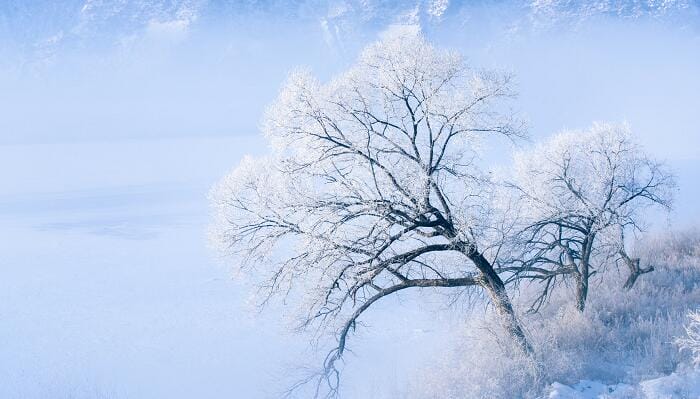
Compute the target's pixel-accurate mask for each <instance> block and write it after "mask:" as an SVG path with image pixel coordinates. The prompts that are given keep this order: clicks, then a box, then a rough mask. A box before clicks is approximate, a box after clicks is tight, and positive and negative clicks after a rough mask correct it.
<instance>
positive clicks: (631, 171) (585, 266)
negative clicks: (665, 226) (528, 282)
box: [507, 123, 674, 311]
mask: <svg viewBox="0 0 700 399" xmlns="http://www.w3.org/2000/svg"><path fill="white" fill-rule="evenodd" d="M513 187H514V188H515V189H516V190H517V194H518V197H519V198H518V199H519V201H520V206H521V209H522V210H523V211H524V219H523V220H522V221H521V222H522V223H524V228H523V231H522V233H521V234H520V236H519V240H517V241H516V242H517V244H518V245H520V248H519V250H520V252H518V251H516V253H518V257H517V259H515V260H514V261H513V264H514V265H516V266H515V267H511V268H507V269H510V271H512V272H513V273H515V274H517V275H518V276H519V277H520V278H531V279H536V280H540V281H542V282H543V290H542V291H541V292H542V295H541V296H539V297H538V298H537V300H536V301H535V306H539V305H541V304H542V302H543V301H544V300H545V299H546V297H547V295H548V293H549V290H550V288H551V287H552V286H553V285H554V284H555V283H556V282H557V281H561V280H562V278H565V277H573V280H574V282H575V287H576V289H575V293H576V306H577V308H578V309H579V310H580V311H583V310H584V307H585V303H586V297H587V295H588V286H589V278H590V277H591V275H592V274H594V273H595V272H596V270H595V267H594V266H593V265H592V259H593V257H594V255H596V254H597V255H598V256H599V257H600V258H601V259H614V258H617V259H620V260H622V261H624V262H625V263H626V264H627V265H628V266H629V267H630V278H629V279H628V282H627V283H626V285H628V286H629V287H631V285H632V284H634V280H636V278H637V277H638V276H639V275H640V274H642V273H644V272H647V271H650V270H652V269H648V268H640V267H639V259H631V258H630V257H629V256H628V255H627V253H626V252H625V249H624V233H625V232H626V231H629V230H633V229H639V228H640V227H641V223H642V221H643V217H644V213H645V211H646V210H647V208H648V207H649V206H654V205H656V206H662V207H669V206H670V204H671V194H672V189H673V187H674V182H673V177H672V175H671V174H670V173H668V172H667V171H666V170H665V168H664V166H663V165H662V164H660V163H659V162H656V161H654V160H652V159H651V158H650V157H649V156H648V155H646V154H645V153H644V151H643V150H642V148H641V147H640V146H639V145H638V144H637V143H636V142H635V141H634V139H633V137H632V136H631V134H630V131H629V128H628V127H627V126H626V125H614V124H607V123H598V124H594V125H593V126H592V127H591V128H590V129H588V130H586V131H573V132H565V133H561V134H558V135H556V136H554V137H552V138H551V139H549V140H547V141H545V142H544V143H542V144H540V145H538V146H536V147H535V148H533V149H532V150H529V151H523V152H520V153H518V154H517V155H516V157H515V179H514V183H513ZM523 251H524V252H525V254H523Z"/></svg>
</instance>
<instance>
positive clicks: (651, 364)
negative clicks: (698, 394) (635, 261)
mask: <svg viewBox="0 0 700 399" xmlns="http://www.w3.org/2000/svg"><path fill="white" fill-rule="evenodd" d="M631 252H633V254H634V256H637V257H640V258H641V262H642V263H643V264H644V265H653V266H654V268H655V271H654V272H652V273H648V274H645V275H644V277H643V278H640V279H639V281H638V282H637V284H636V285H635V286H634V288H633V289H632V290H629V291H627V290H623V289H622V284H623V283H624V281H625V278H626V274H625V270H620V271H619V272H618V271H616V270H617V269H616V268H615V267H614V266H615V265H610V266H611V267H609V268H608V271H607V272H605V273H601V274H600V275H595V276H594V277H593V279H592V286H594V287H595V291H594V292H595V294H594V295H592V296H591V297H590V298H589V305H588V307H587V308H586V311H585V312H584V313H578V312H571V311H569V309H570V307H572V306H575V304H574V303H573V301H572V299H571V295H570V294H569V293H568V292H567V291H566V290H573V289H574V287H572V286H569V287H566V286H562V287H560V288H559V289H558V290H556V291H555V292H553V294H552V297H551V299H550V301H549V302H548V304H547V305H545V306H544V307H543V308H542V309H541V310H540V312H538V313H534V314H522V315H521V316H520V317H521V319H522V320H523V325H524V326H526V329H527V334H528V336H529V338H530V340H531V342H532V344H533V346H534V347H535V350H536V352H537V357H538V358H537V362H538V364H537V365H536V366H535V365H533V364H531V362H530V361H529V360H528V359H526V358H523V357H521V356H517V355H514V353H515V352H514V351H512V350H509V348H508V347H507V346H504V345H503V339H502V338H499V336H498V335H493V334H479V333H478V331H479V330H480V329H494V326H495V324H494V320H491V319H489V318H487V317H484V318H482V320H481V321H480V324H478V325H477V323H474V322H472V324H471V326H465V329H466V331H465V332H463V333H461V334H459V336H456V337H455V342H452V343H448V344H446V346H447V345H449V346H450V347H457V348H462V349H458V350H453V351H451V352H450V353H449V354H448V355H445V356H444V357H443V358H441V359H438V360H436V362H435V363H436V365H432V366H431V367H430V371H429V372H428V373H425V371H424V370H421V372H420V374H421V376H420V377H418V378H417V379H416V381H417V382H416V387H415V388H414V389H413V390H412V391H413V397H416V398H476V397H479V398H537V397H541V395H542V394H543V391H544V390H545V389H546V388H547V387H548V386H550V385H551V384H552V383H554V382H560V383H564V384H575V383H577V382H579V381H580V380H598V381H602V382H605V383H611V384H613V383H620V382H624V383H629V384H636V383H638V382H639V381H641V380H643V379H650V378H656V377H661V376H664V375H668V374H670V373H672V372H674V371H677V370H679V369H680V368H682V367H683V366H685V365H689V364H690V363H691V362H692V360H693V359H692V358H691V354H692V353H693V352H692V350H693V349H692V348H695V349H700V313H693V316H692V319H691V323H690V325H688V327H687V328H688V329H690V332H691V333H692V334H693V337H694V338H690V337H689V338H687V339H686V341H684V342H686V343H685V345H686V347H687V348H688V349H691V350H690V351H680V352H679V351H678V346H677V345H676V344H675V343H676V337H679V336H683V335H685V334H686V327H685V326H686V322H687V314H688V312H689V311H694V310H695V307H697V304H698V303H700V232H699V231H697V230H690V231H686V232H681V233H669V234H666V235H658V236H654V237H647V238H645V239H643V240H640V241H638V242H637V243H636V245H634V246H633V249H632V251H631ZM622 267H624V266H622ZM531 297H532V296H531V292H530V291H529V289H528V287H527V286H526V285H523V286H521V287H520V292H519V294H518V295H517V296H516V298H515V302H516V306H518V307H519V308H520V309H527V307H528V306H529V302H528V301H530V300H531ZM694 353H695V354H696V355H697V354H699V353H700V352H694ZM695 360H697V356H696V358H695ZM474 365H478V367H475V366H474Z"/></svg>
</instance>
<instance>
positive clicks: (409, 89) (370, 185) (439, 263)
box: [212, 35, 531, 393]
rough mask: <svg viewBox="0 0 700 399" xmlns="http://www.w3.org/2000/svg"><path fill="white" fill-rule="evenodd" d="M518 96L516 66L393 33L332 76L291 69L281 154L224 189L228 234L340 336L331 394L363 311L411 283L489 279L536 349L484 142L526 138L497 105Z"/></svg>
mask: <svg viewBox="0 0 700 399" xmlns="http://www.w3.org/2000/svg"><path fill="white" fill-rule="evenodd" d="M511 96H513V93H512V91H511V89H510V78H509V77H508V76H506V75H500V74H497V73H493V72H483V71H475V70H471V69H468V68H466V67H465V65H464V64H463V62H462V60H461V58H460V57H459V56H458V55H457V54H454V53H452V52H445V51H439V50H436V49H435V48H433V47H432V46H430V45H429V44H428V43H426V42H425V41H424V39H422V38H421V37H420V36H414V35H408V36H405V35H404V36H396V37H390V38H387V39H385V40H384V41H381V42H378V43H376V44H374V45H372V46H370V47H368V48H367V49H366V50H365V51H364V52H363V53H362V55H361V57H360V59H359V61H358V62H357V64H356V65H354V66H353V67H352V68H350V70H349V71H347V72H346V73H344V74H342V75H341V76H339V77H338V78H336V79H334V80H333V81H331V82H330V83H328V84H320V83H319V82H318V81H316V80H315V79H313V78H312V77H311V76H310V75H309V74H308V73H306V72H296V73H293V74H292V75H291V76H290V77H289V80H288V82H287V83H286V85H285V86H284V88H283V89H282V91H281V93H280V95H279V98H278V99H277V101H276V102H275V103H274V104H273V105H272V106H271V107H270V109H269V110H268V112H267V115H266V118H265V122H264V124H263V129H264V132H265V135H266V137H267V139H268V140H269V141H270V142H271V143H272V144H273V146H274V149H275V151H274V153H273V154H272V155H270V156H268V157H265V158H259V159H253V158H246V159H244V160H243V161H242V162H241V164H240V165H239V166H238V167H237V168H236V169H235V170H234V171H233V172H232V173H231V174H230V175H229V176H227V177H226V178H225V179H223V180H222V182H221V183H220V184H219V185H218V187H216V188H215V190H214V191H213V195H212V198H213V201H214V204H215V207H216V212H217V215H218V217H217V219H218V224H217V228H216V229H215V238H216V241H217V242H219V243H220V244H222V245H223V246H224V247H225V248H226V249H227V250H228V251H230V252H231V253H233V254H237V255H238V256H239V257H240V259H241V266H242V269H243V270H247V271H249V273H250V274H252V275H254V276H265V278H264V279H263V280H262V287H263V288H264V292H265V293H266V297H269V296H272V295H277V294H281V295H290V294H294V293H297V294H298V295H299V296H300V297H302V298H303V302H302V303H303V305H302V314H303V316H302V321H301V324H302V326H309V325H312V324H314V325H319V326H321V327H329V328H331V329H333V331H335V332H336V333H337V346H336V347H335V348H334V349H333V350H332V351H330V353H329V354H328V356H327V357H326V360H325V364H324V372H323V375H322V376H321V377H322V378H320V379H319V383H320V382H322V381H325V382H326V383H327V385H326V386H325V388H327V389H328V390H329V392H330V393H335V392H337V388H338V375H339V374H338V370H337V368H336V364H337V361H338V360H339V359H340V358H341V357H342V356H343V353H344V351H345V349H346V342H347V338H348V334H349V333H350V332H351V331H353V330H354V328H355V327H356V325H357V322H358V319H359V318H360V317H361V316H362V314H363V313H364V312H365V311H367V310H368V309H369V308H370V307H371V306H372V305H373V304H375V303H376V302H377V301H379V300H380V299H382V298H384V297H386V296H388V295H392V294H394V293H396V292H398V291H401V290H405V289H408V288H436V287H472V288H474V289H482V290H483V291H484V292H485V293H486V294H487V295H488V297H489V299H490V302H491V303H492V304H493V306H494V308H495V310H496V312H497V313H498V314H499V315H500V318H501V320H502V322H503V325H504V327H505V329H506V330H507V331H508V332H509V333H510V335H511V336H512V337H513V339H514V340H515V342H516V343H517V345H518V346H519V347H520V348H521V349H522V350H523V351H525V352H531V348H530V345H529V343H528V341H527V339H526V336H525V333H524V332H523V329H522V328H521V326H520V325H519V323H518V320H517V318H516V315H515V312H514V310H513V306H512V305H511V301H510V299H509V296H508V293H507V292H506V287H505V284H504V283H503V281H502V280H501V278H500V277H499V275H498V274H497V273H496V271H495V270H494V266H493V265H494V263H493V257H494V256H495V252H496V250H495V248H496V247H497V246H498V245H499V237H501V236H502V235H501V234H499V232H498V230H499V224H498V223H497V222H498V220H497V218H496V215H495V214H494V213H493V212H492V211H493V201H494V198H493V193H494V190H493V187H494V184H493V182H492V181H491V178H490V174H489V173H488V172H487V171H486V170H484V169H483V168H482V167H481V166H480V160H479V155H480V151H479V145H478V144H479V143H480V142H481V140H483V139H484V138H488V137H492V136H500V137H509V138H513V137H518V136H520V135H521V124H520V123H518V121H517V120H514V119H513V118H511V117H510V116H509V115H508V114H507V113H505V112H500V111H499V109H500V108H502V106H501V105H500V103H501V102H502V100H504V99H508V98H509V97H511Z"/></svg>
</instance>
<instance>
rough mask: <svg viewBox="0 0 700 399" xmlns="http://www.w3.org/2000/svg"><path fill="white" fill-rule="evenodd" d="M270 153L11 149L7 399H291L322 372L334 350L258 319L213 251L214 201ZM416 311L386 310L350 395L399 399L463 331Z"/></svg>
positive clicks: (5, 213)
mask: <svg viewBox="0 0 700 399" xmlns="http://www.w3.org/2000/svg"><path fill="white" fill-rule="evenodd" d="M256 149H257V151H262V149H264V146H263V145H262V144H261V142H260V139H258V138H231V139H168V140H150V141H145V140H141V141H115V142H94V143H69V144H65V143H62V144H41V145H21V146H1V147H0V168H2V170H3V173H2V176H3V179H2V180H3V183H2V186H1V187H0V223H2V229H0V273H1V275H2V277H1V278H0V342H1V343H2V344H0V381H2V384H0V397H2V398H25V399H29V398H49V397H50V398H193V397H245V398H258V397H277V396H278V395H276V394H277V393H278V392H279V391H280V390H281V389H283V388H285V387H286V386H287V384H288V383H289V382H290V380H289V379H288V378H284V376H288V375H289V370H290V368H291V367H293V366H295V365H303V364H311V365H316V363H315V361H316V359H315V357H317V356H318V355H323V353H322V351H319V352H314V351H313V350H311V349H310V348H309V346H308V340H307V337H304V336H298V335H297V336H295V335H290V334H288V333H285V330H284V329H283V326H282V323H281V322H280V321H278V319H279V318H280V315H279V313H278V312H276V311H274V310H271V311H269V312H265V313H263V315H262V316H260V317H258V316H257V315H256V313H254V312H250V311H249V310H250V309H249V306H248V305H246V299H247V298H248V292H247V291H246V290H245V289H244V288H243V287H241V285H240V284H239V283H237V282H236V281H234V280H232V279H231V278H230V271H229V269H228V268H227V267H226V266H225V265H222V264H221V262H219V261H218V260H217V258H216V254H214V253H213V251H211V250H209V249H208V248H207V243H206V228H207V222H208V205H207V200H206V194H207V191H208V189H209V187H210V186H211V184H213V183H214V182H215V181H216V180H217V179H219V178H220V177H221V176H222V175H223V174H224V173H226V171H227V170H228V169H230V168H231V167H232V166H234V165H235V164H236V163H237V160H238V159H239V158H240V156H241V154H243V153H244V152H251V150H253V152H255V150H256ZM404 301H406V297H404ZM408 302H410V301H408ZM404 310H405V312H391V313H392V314H391V316H389V315H388V314H387V313H388V312H382V310H381V307H378V308H377V310H376V312H374V313H373V315H370V316H369V317H368V318H367V319H366V321H368V322H369V324H371V325H373V326H374V328H372V329H371V330H367V332H366V333H363V334H360V335H361V337H356V338H353V343H352V344H351V345H352V348H353V349H354V350H355V351H356V354H355V356H350V357H349V367H348V369H347V373H346V377H347V378H346V379H347V382H348V389H349V392H348V393H350V395H348V396H349V397H362V396H363V395H362V392H374V393H375V394H377V393H379V392H387V394H390V393H391V392H395V386H398V385H399V382H400V381H403V380H405V379H406V378H410V376H409V375H407V374H406V372H407V370H409V369H410V366H409V365H410V364H412V362H411V361H409V360H410V359H414V360H415V359H418V358H421V357H424V356H430V352H429V351H430V345H429V344H427V343H428V342H431V341H433V340H435V338H436V337H437V336H439V335H440V334H441V331H443V332H444V331H447V330H448V328H449V323H445V322H444V320H443V322H442V325H443V327H442V328H441V329H438V330H437V331H428V330H426V329H425V328H426V327H425V326H428V325H430V324H431V323H432V322H433V321H434V319H433V321H429V320H428V313H430V312H424V311H421V310H420V309H418V308H417V307H415V306H410V305H407V306H405V308H404ZM379 315H381V318H385V319H387V320H384V321H381V320H379V319H380V316H379ZM373 319H374V320H373ZM437 341H438V342H439V340H437ZM406 347H410V348H411V350H410V351H406V350H405V348H406ZM419 348H422V349H419ZM377 351H381V353H382V355H381V356H380V355H378V354H377ZM363 354H365V355H370V356H365V357H363ZM370 361H375V362H377V363H376V364H375V365H373V366H372V367H371V368H369V367H367V365H368V364H369V362H370ZM378 370H381V372H378ZM359 378H362V380H363V383H362V384H353V380H355V381H359ZM353 393H354V395H353Z"/></svg>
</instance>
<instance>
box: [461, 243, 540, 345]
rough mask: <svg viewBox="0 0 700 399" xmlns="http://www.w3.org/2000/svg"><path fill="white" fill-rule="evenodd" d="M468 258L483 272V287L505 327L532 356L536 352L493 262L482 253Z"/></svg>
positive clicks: (473, 252) (469, 255)
mask: <svg viewBox="0 0 700 399" xmlns="http://www.w3.org/2000/svg"><path fill="white" fill-rule="evenodd" d="M467 257H468V258H469V259H470V260H471V261H472V262H474V264H475V265H476V268H477V269H479V271H480V272H481V274H482V278H483V282H482V286H483V287H484V289H486V291H487V292H488V294H489V297H490V298H491V302H492V303H493V305H494V307H495V308H496V312H497V313H498V315H499V316H500V318H501V323H503V327H504V328H505V329H506V331H508V333H509V334H510V335H511V337H513V339H514V340H515V342H516V343H517V344H518V346H519V347H520V349H521V350H522V351H523V352H524V353H525V354H527V355H528V356H530V355H532V354H533V353H534V351H533V349H532V346H531V345H530V342H529V341H528V339H527V337H526V336H525V332H524V331H523V329H522V327H521V326H520V323H519V322H518V319H517V317H516V316H515V311H514V310H513V305H512V304H511V302H510V298H509V297H508V292H507V291H506V287H505V284H503V280H501V277H500V276H499V275H498V273H496V271H495V270H494V269H493V266H492V265H491V262H489V261H488V260H487V259H486V258H485V257H484V255H482V254H481V253H478V252H475V251H471V252H470V253H467Z"/></svg>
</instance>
